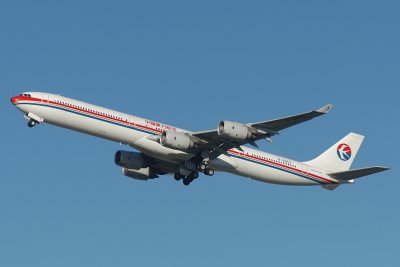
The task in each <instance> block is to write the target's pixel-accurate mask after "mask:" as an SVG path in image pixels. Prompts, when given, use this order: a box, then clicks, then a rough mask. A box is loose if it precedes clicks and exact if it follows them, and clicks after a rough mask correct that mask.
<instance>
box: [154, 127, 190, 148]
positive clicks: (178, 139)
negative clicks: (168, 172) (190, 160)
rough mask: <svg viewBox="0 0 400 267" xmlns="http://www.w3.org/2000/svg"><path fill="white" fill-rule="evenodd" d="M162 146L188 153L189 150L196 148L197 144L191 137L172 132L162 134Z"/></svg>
mask: <svg viewBox="0 0 400 267" xmlns="http://www.w3.org/2000/svg"><path fill="white" fill-rule="evenodd" d="M160 144H161V145H162V146H165V147H168V148H172V149H177V150H181V151H187V150H188V149H191V148H194V147H196V144H195V143H194V142H193V140H192V138H191V137H190V136H189V135H186V134H183V133H177V132H170V131H164V132H163V133H162V134H161V138H160Z"/></svg>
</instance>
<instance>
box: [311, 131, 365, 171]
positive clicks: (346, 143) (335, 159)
mask: <svg viewBox="0 0 400 267" xmlns="http://www.w3.org/2000/svg"><path fill="white" fill-rule="evenodd" d="M363 140H364V136H362V135H359V134H356V133H349V134H348V135H346V136H345V137H344V138H343V139H342V140H340V141H339V142H337V143H336V144H334V145H333V146H331V147H330V148H329V149H328V150H326V151H325V152H324V153H322V154H321V155H319V156H318V157H317V158H315V159H313V160H310V161H308V162H304V163H306V164H309V165H312V166H316V167H319V168H322V169H325V170H327V171H335V172H339V171H347V170H348V169H350V167H351V164H352V163H353V160H354V158H355V157H356V155H357V152H358V149H359V148H360V146H361V143H362V142H363Z"/></svg>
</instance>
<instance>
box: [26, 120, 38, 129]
mask: <svg viewBox="0 0 400 267" xmlns="http://www.w3.org/2000/svg"><path fill="white" fill-rule="evenodd" d="M36 124H37V122H36V121H35V120H32V119H30V120H29V121H28V127H29V128H32V127H33V126H35V125H36Z"/></svg>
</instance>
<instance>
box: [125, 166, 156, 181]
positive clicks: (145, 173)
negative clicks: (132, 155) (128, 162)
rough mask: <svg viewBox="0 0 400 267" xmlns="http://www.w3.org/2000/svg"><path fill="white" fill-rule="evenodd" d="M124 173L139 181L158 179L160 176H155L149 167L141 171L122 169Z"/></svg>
mask: <svg viewBox="0 0 400 267" xmlns="http://www.w3.org/2000/svg"><path fill="white" fill-rule="evenodd" d="M122 173H123V174H124V175H125V176H127V177H129V178H133V179H137V180H144V181H145V180H148V179H154V178H157V177H158V175H157V174H155V173H154V172H153V171H152V169H151V168H149V167H147V168H142V169H139V170H133V169H127V168H122Z"/></svg>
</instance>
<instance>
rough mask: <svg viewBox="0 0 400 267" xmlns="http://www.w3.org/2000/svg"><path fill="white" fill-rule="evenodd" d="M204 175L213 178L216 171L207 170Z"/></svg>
mask: <svg viewBox="0 0 400 267" xmlns="http://www.w3.org/2000/svg"><path fill="white" fill-rule="evenodd" d="M204 174H205V175H208V176H213V175H214V170H213V169H210V168H206V169H205V170H204Z"/></svg>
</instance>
